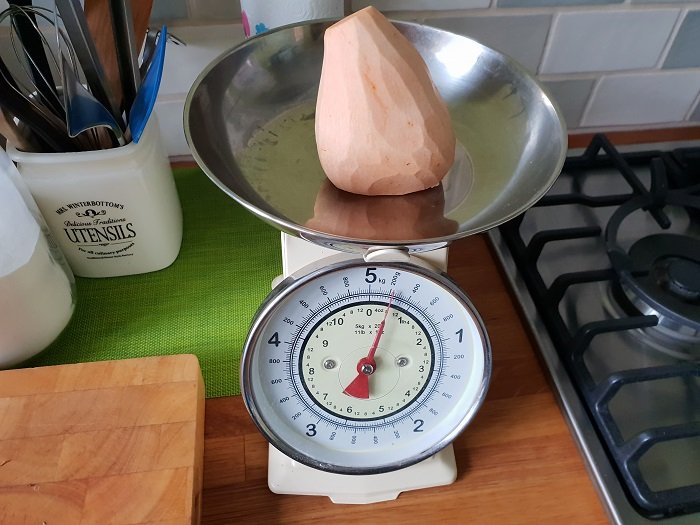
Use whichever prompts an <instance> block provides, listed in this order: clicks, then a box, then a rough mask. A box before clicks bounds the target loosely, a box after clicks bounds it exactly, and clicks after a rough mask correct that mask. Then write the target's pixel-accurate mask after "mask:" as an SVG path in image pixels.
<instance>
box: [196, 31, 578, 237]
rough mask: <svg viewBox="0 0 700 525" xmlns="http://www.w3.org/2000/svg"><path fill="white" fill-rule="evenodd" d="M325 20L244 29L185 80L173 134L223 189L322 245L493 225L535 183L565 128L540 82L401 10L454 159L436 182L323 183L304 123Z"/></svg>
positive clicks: (527, 200)
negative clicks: (403, 185)
mask: <svg viewBox="0 0 700 525" xmlns="http://www.w3.org/2000/svg"><path fill="white" fill-rule="evenodd" d="M331 24H332V22H319V23H308V24H303V25H297V26H287V27H284V28H281V29H278V30H276V31H271V32H267V33H263V34H262V35H260V36H258V37H255V38H251V39H250V40H247V41H245V42H244V43H242V44H241V45H239V46H237V47H235V48H234V49H232V50H230V51H228V52H227V53H225V54H223V55H222V56H220V57H219V58H217V59H216V60H215V61H214V62H212V63H211V64H210V65H209V66H208V67H207V68H206V69H205V70H204V71H203V73H202V74H201V75H200V76H199V78H198V79H197V80H196V81H195V83H194V85H193V86H192V89H191V90H190V92H189V94H188V97H187V101H186V104H185V112H184V119H185V134H186V136H187V140H188V142H189V144H190V147H191V149H192V153H193V155H194V157H195V159H196V160H197V162H198V163H199V165H200V166H201V168H202V169H203V170H204V171H205V172H206V174H207V175H208V176H209V177H210V178H211V179H212V181H214V183H216V185H217V186H219V188H221V189H222V190H223V191H224V192H226V193H227V194H228V195H229V196H231V197H232V198H233V199H235V200H236V201H237V202H239V203H240V204H241V205H243V206H244V207H246V208H247V209H248V210H250V211H251V212H252V213H254V214H255V215H257V216H258V217H260V218H261V219H263V220H265V221H267V222H269V223H271V224H273V225H275V226H277V227H278V228H280V229H281V230H283V231H285V232H287V233H290V234H292V235H296V236H299V237H302V238H304V239H307V240H309V241H312V242H315V243H317V244H321V245H323V246H327V247H332V248H336V249H339V250H343V251H362V250H365V249H366V248H368V247H370V246H377V245H381V246H387V247H406V248H408V249H409V250H410V251H425V250H430V249H434V248H439V247H442V246H446V245H447V244H449V243H450V242H451V241H453V240H456V239H459V238H461V237H464V236H467V235H471V234H474V233H478V232H482V231H485V230H488V229H490V228H493V227H495V226H497V225H499V224H500V223H502V222H504V221H507V220H508V219H511V218H513V217H515V216H516V215H518V214H520V213H522V212H523V211H525V210H526V209H527V208H529V207H530V206H532V205H533V204H534V203H535V202H536V201H537V200H538V199H539V198H540V197H541V196H542V195H544V194H545V193H546V191H547V189H549V187H550V186H551V184H552V183H553V182H554V180H555V179H556V177H557V175H558V174H559V171H560V169H561V167H562V164H563V162H564V158H565V155H566V129H565V126H564V123H563V120H562V118H561V116H560V115H559V113H558V111H557V109H556V107H555V105H554V104H553V102H552V100H551V99H550V98H549V96H548V95H547V94H546V93H545V92H544V91H543V89H542V87H541V86H540V85H539V84H538V83H537V82H536V81H535V80H534V78H533V77H532V76H531V75H530V74H529V73H528V72H527V71H526V70H525V69H523V68H522V67H521V66H520V65H519V64H517V63H516V62H515V61H513V60H512V59H510V58H508V57H506V56H505V55H503V54H501V53H498V52H496V51H494V50H492V49H489V48H487V47H485V46H483V45H481V44H479V43H477V42H475V41H473V40H471V39H469V38H466V37H463V36H458V35H455V34H452V33H449V32H446V31H442V30H439V29H435V28H432V27H428V26H423V25H419V24H412V23H406V22H395V25H396V27H397V28H398V29H399V30H400V31H401V32H402V33H403V34H404V35H405V36H406V37H407V38H408V39H409V40H410V41H411V42H412V43H413V44H414V46H415V47H416V48H417V49H418V51H419V52H420V54H421V55H422V56H423V59H424V60H425V61H426V63H427V64H428V67H429V69H430V73H431V76H432V78H433V81H434V82H435V84H436V86H437V88H438V90H439V91H440V93H441V94H442V96H443V98H444V99H445V101H446V102H447V104H448V107H449V109H450V113H451V117H452V125H453V127H454V130H455V135H456V136H457V142H458V144H457V158H456V160H455V164H454V165H453V167H452V169H451V170H450V172H449V173H448V175H447V176H446V177H445V179H444V180H443V181H442V183H441V184H440V185H439V186H437V187H436V188H433V189H430V190H426V191H423V192H418V193H414V194H409V195H406V196H392V197H365V196H359V195H352V194H349V193H346V192H343V191H340V190H338V189H336V188H335V187H334V186H333V185H332V184H331V183H330V182H329V181H328V179H327V178H326V176H325V174H324V173H323V170H322V169H321V164H320V162H319V160H318V154H317V152H316V142H315V134H314V110H315V106H316V94H317V90H318V83H319V78H320V75H321V63H322V59H323V33H324V31H325V29H326V28H327V27H328V26H330V25H331ZM396 111H401V109H400V108H396Z"/></svg>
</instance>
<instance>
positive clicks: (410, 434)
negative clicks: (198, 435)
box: [241, 260, 491, 474]
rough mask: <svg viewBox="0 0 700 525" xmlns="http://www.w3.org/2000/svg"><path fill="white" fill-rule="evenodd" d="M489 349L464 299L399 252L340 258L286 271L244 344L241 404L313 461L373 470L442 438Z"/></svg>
mask: <svg viewBox="0 0 700 525" xmlns="http://www.w3.org/2000/svg"><path fill="white" fill-rule="evenodd" d="M490 373H491V352H490V348H489V344H488V340H487V337H486V332H485V330H484V327H483V324H482V322H481V320H480V318H479V316H478V314H477V313H476V311H475V310H474V308H473V306H472V305H471V303H470V301H469V299H468V298H467V297H466V296H465V295H464V294H463V293H462V292H461V291H460V290H459V288H458V287H457V286H456V285H455V284H454V283H452V282H451V281H450V280H448V279H447V278H445V277H443V276H442V275H439V274H437V273H435V272H432V271H430V270H426V269H424V268H422V267H419V266H416V265H413V264H407V263H365V262H364V261H361V260H360V261H353V262H348V261H345V262H341V263H336V264H331V265H328V266H326V267H324V268H322V269H321V270H317V271H314V272H311V273H309V274H306V275H303V276H302V277H300V278H298V279H291V278H290V279H287V280H285V281H284V282H283V283H281V284H280V285H279V286H278V288H276V289H275V290H274V291H273V292H272V294H271V295H270V297H269V298H268V300H267V302H266V303H265V304H264V305H263V306H262V307H261V309H260V311H259V313H258V315H257V316H256V319H255V321H254V323H253V326H252V328H251V331H250V334H249V336H248V340H247V341H246V346H245V349H244V353H243V361H242V366H241V385H242V390H243V395H244V400H245V403H246V406H247V407H248V410H249V412H250V414H251V416H252V417H253V420H254V421H255V423H256V424H257V426H258V428H259V429H260V430H261V431H262V433H263V434H264V435H265V437H266V438H267V439H268V440H269V441H270V443H271V444H272V445H273V446H275V447H276V448H278V449H279V450H280V451H282V452H283V453H284V454H286V455H287V456H289V457H291V458H292V459H294V460H296V461H299V462H300V463H303V464H305V465H308V466H310V467H313V468H317V469H320V470H325V471H329V472H336V473H343V474H376V473H381V472H388V471H391V470H396V469H399V468H403V467H407V466H409V465H412V464H414V463H417V462H419V461H421V460H423V459H426V458H427V457H429V456H431V455H433V454H435V453H436V452H438V451H439V450H440V449H442V448H443V447H445V446H447V445H448V444H449V443H450V442H451V441H452V440H453V439H454V438H455V437H457V435H458V434H459V432H461V430H462V429H463V428H464V427H465V426H466V425H467V424H468V423H469V421H470V420H471V418H472V417H473V416H474V414H475V413H476V411H477V410H478V407H479V406H480V404H481V402H482V401H483V398H484V396H485V394H486V388H487V385H488V380H489V377H490Z"/></svg>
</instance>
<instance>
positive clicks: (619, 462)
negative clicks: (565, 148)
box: [500, 135, 700, 518]
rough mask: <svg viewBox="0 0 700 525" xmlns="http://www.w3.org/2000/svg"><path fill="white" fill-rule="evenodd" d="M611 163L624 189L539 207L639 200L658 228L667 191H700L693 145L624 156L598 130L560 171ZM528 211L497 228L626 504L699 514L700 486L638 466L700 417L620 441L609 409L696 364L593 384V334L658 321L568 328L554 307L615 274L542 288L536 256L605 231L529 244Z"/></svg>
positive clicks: (693, 373)
mask: <svg viewBox="0 0 700 525" xmlns="http://www.w3.org/2000/svg"><path fill="white" fill-rule="evenodd" d="M635 166H645V167H650V169H651V184H650V187H649V188H647V187H645V186H644V185H643V184H642V183H641V182H640V180H639V178H638V177H637V176H636V174H635V171H634V170H635ZM611 167H614V168H615V170H616V171H618V172H619V173H620V175H621V176H622V177H624V179H625V180H626V181H627V184H628V185H629V189H630V191H629V192H628V193H624V194H615V195H603V196H590V195H585V194H583V193H579V192H575V191H574V192H570V193H566V194H557V195H547V196H545V197H544V198H542V199H541V200H540V201H539V202H538V203H537V205H536V206H537V207H538V208H541V207H548V206H561V205H565V204H575V205H580V206H583V207H590V208H598V207H620V206H624V205H626V204H627V203H629V202H630V201H632V200H634V199H643V200H644V206H643V209H644V210H645V211H646V212H647V213H649V214H651V215H652V216H653V217H654V219H655V220H656V222H657V223H658V225H659V226H660V227H661V228H662V229H663V228H667V227H668V226H669V225H670V223H671V219H670V218H669V217H668V215H667V214H666V213H665V212H664V210H663V205H664V203H665V200H666V198H667V196H668V194H669V192H673V191H683V192H684V193H686V194H692V193H695V192H697V191H698V190H700V184H698V183H697V182H698V180H700V152H699V151H698V150H695V149H687V150H677V151H674V152H671V153H667V152H660V151H651V152H641V153H626V154H621V153H620V152H618V151H617V150H616V149H615V148H614V146H613V145H612V144H611V143H610V142H609V141H608V139H607V138H606V137H605V136H604V135H596V136H595V137H594V139H593V140H592V142H591V144H590V145H589V147H588V148H587V149H586V151H585V152H584V153H583V155H581V156H577V157H570V158H569V159H567V161H566V163H565V165H564V172H565V173H567V174H568V175H571V176H573V177H575V176H576V173H577V172H579V171H583V170H591V169H597V168H606V169H607V168H611ZM692 172H694V173H695V174H694V175H693V174H692ZM679 188H683V189H682V190H679ZM527 213H528V212H526V214H524V215H521V216H520V217H518V218H516V219H514V220H512V221H510V222H508V223H506V224H504V225H502V226H501V227H500V233H501V235H502V237H503V240H504V242H505V243H506V245H507V247H508V249H509V250H510V252H511V254H512V256H513V259H514V260H515V264H516V266H517V268H518V272H519V275H520V276H521V277H522V278H523V280H524V282H525V284H526V285H527V288H528V291H529V293H530V295H531V297H532V299H533V302H534V303H535V306H536V308H537V310H538V313H539V315H540V317H541V319H542V321H543V322H544V324H545V326H546V328H547V331H548V332H549V335H550V337H551V339H552V341H553V343H554V346H555V347H556V349H557V352H558V354H559V356H560V358H561V360H562V362H563V363H564V364H565V366H566V368H567V371H568V373H569V375H570V377H571V379H572V380H573V383H574V384H575V386H576V388H577V391H578V393H579V395H580V397H581V398H582V400H583V401H584V404H585V406H586V408H587V410H588V412H589V415H590V417H591V420H592V422H593V424H594V426H595V428H596V429H597V432H598V434H599V436H600V437H601V439H602V441H603V443H604V444H605V446H606V449H607V452H608V455H609V457H610V458H611V461H612V463H613V464H614V465H615V466H616V469H617V471H618V473H619V476H620V478H621V479H622V480H623V486H624V487H625V489H626V491H627V493H628V495H629V497H630V499H631V501H632V502H633V504H634V505H635V506H636V507H637V508H638V509H639V511H640V512H641V513H642V514H643V515H645V516H646V517H650V518H657V517H667V516H673V515H678V514H687V513H693V512H698V511H700V485H692V486H684V487H678V488H671V489H667V490H659V491H654V490H652V489H651V488H650V487H649V486H648V484H647V483H646V481H645V480H644V478H643V476H642V474H641V472H640V468H639V462H640V459H641V458H642V456H643V455H644V454H645V453H646V452H647V451H648V450H649V449H650V448H651V447H653V446H654V445H656V444H660V443H664V442H670V441H673V440H677V439H683V438H690V437H700V422H690V423H687V424H677V425H668V426H660V427H656V428H648V429H646V430H644V431H642V432H640V433H637V434H636V435H635V436H634V437H632V438H631V439H625V438H624V437H623V435H622V433H621V432H620V430H619V428H618V426H617V423H616V421H615V419H614V417H613V416H612V414H611V410H610V407H609V405H610V401H611V400H612V399H613V397H614V396H615V394H616V393H617V392H619V390H620V389H621V388H622V387H623V386H625V385H632V384H635V383H638V382H644V381H658V380H662V379H668V378H677V379H681V380H684V379H686V380H687V378H697V377H700V363H698V362H697V361H689V362H685V363H680V364H674V365H664V366H652V367H640V368H637V369H630V370H624V371H619V372H616V373H614V374H612V375H609V376H608V377H607V378H605V379H604V380H602V381H597V382H596V381H594V379H593V378H592V377H591V374H590V373H589V371H588V369H587V367H586V366H585V364H584V355H585V353H586V351H587V349H588V348H589V345H590V344H591V341H592V340H593V339H594V338H596V337H598V336H600V335H602V334H606V333H609V332H617V331H631V330H639V329H643V328H648V327H653V326H655V325H656V324H657V322H658V318H657V317H656V316H655V315H641V314H636V315H635V314H632V315H629V316H628V317H622V318H609V319H604V320H598V321H593V322H588V323H585V324H583V325H581V326H577V327H575V328H574V329H569V328H568V327H567V324H566V322H565V320H564V319H563V318H562V316H561V313H560V311H559V304H560V302H561V301H562V298H563V297H564V295H565V294H566V292H567V290H568V289H569V288H570V287H572V286H574V285H577V284H582V283H596V282H609V283H611V286H612V285H613V284H612V283H614V282H615V281H616V280H617V275H618V274H617V272H616V271H615V269H614V268H613V266H612V265H611V267H610V268H608V269H599V270H591V271H577V272H571V273H563V274H561V275H558V276H557V277H556V278H555V279H554V280H553V281H552V282H551V284H550V285H549V286H547V285H546V284H545V280H544V279H543V277H542V275H541V273H540V271H539V270H538V261H539V260H540V256H541V254H542V251H543V249H544V248H545V246H546V245H547V244H548V243H550V242H553V241H560V240H565V239H583V238H588V237H591V238H603V237H604V236H605V233H604V232H603V231H602V230H601V228H599V227H597V226H585V227H572V228H565V229H556V230H546V231H540V232H538V233H536V234H535V235H534V236H532V238H531V239H530V241H529V242H527V243H526V242H525V241H524V239H523V238H522V236H521V234H520V229H521V225H522V223H523V220H524V218H525V216H526V215H527ZM689 213H690V212H689ZM695 218H696V219H697V217H695Z"/></svg>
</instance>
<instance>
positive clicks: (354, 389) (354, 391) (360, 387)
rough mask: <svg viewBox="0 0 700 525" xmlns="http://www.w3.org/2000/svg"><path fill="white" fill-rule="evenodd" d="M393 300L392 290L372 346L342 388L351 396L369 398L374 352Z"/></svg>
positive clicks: (374, 363) (374, 367)
mask: <svg viewBox="0 0 700 525" xmlns="http://www.w3.org/2000/svg"><path fill="white" fill-rule="evenodd" d="M393 301H394V290H392V291H391V292H390V293H389V304H387V306H386V310H384V319H382V322H381V323H379V328H378V329H377V335H375V336H374V341H373V342H372V346H371V347H370V348H369V352H368V353H367V357H363V358H362V359H360V360H359V361H358V362H357V376H356V377H355V379H353V380H352V382H351V383H350V384H349V385H348V386H346V387H345V390H343V393H344V394H347V395H349V396H351V397H356V398H358V399H369V376H371V375H372V374H373V373H374V371H375V370H376V369H377V363H376V362H375V361H374V354H375V352H376V351H377V347H378V346H379V340H380V339H381V338H382V334H383V333H384V325H385V324H386V317H387V315H389V309H390V308H391V303H392V302H393Z"/></svg>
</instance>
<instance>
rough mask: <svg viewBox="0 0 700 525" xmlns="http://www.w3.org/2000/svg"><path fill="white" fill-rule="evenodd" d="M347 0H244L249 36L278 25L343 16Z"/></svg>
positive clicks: (242, 12)
mask: <svg viewBox="0 0 700 525" xmlns="http://www.w3.org/2000/svg"><path fill="white" fill-rule="evenodd" d="M344 4H345V2H344V1H343V0H241V17H242V19H243V30H244V31H245V36H255V35H259V34H260V33H264V32H265V31H267V30H269V29H274V28H275V27H279V26H283V25H287V24H295V23H298V22H305V21H307V20H321V19H326V18H340V17H342V16H343V10H344Z"/></svg>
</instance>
